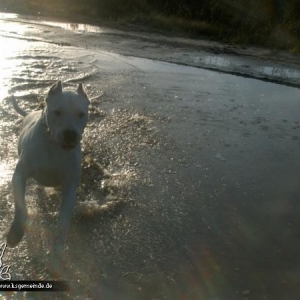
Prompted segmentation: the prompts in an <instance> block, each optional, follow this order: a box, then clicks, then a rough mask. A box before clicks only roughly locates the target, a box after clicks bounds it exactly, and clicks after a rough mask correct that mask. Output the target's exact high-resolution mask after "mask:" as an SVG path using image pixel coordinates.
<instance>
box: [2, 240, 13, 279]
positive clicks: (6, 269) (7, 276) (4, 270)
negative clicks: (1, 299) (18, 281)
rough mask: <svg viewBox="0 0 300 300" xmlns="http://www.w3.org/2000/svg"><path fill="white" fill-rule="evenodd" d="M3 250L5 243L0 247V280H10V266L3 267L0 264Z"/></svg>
mask: <svg viewBox="0 0 300 300" xmlns="http://www.w3.org/2000/svg"><path fill="white" fill-rule="evenodd" d="M5 248H6V243H3V244H1V245H0V280H11V275H10V274H9V268H10V266H8V265H4V264H3V262H2V258H3V256H4V251H5Z"/></svg>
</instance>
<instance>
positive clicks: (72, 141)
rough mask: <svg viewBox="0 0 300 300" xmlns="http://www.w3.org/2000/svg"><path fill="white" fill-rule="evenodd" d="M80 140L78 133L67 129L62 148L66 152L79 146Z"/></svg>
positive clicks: (64, 133)
mask: <svg viewBox="0 0 300 300" xmlns="http://www.w3.org/2000/svg"><path fill="white" fill-rule="evenodd" d="M78 140H79V136H78V133H77V132H76V131H74V130H69V129H67V130H65V131H64V132H63V140H62V144H61V147H62V148H63V149H66V150H68V149H72V148H74V147H75V146H76V145H77V143H78Z"/></svg>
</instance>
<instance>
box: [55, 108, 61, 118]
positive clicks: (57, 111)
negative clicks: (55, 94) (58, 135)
mask: <svg viewBox="0 0 300 300" xmlns="http://www.w3.org/2000/svg"><path fill="white" fill-rule="evenodd" d="M54 114H55V116H56V117H59V116H61V111H60V110H58V109H56V110H55V111H54Z"/></svg>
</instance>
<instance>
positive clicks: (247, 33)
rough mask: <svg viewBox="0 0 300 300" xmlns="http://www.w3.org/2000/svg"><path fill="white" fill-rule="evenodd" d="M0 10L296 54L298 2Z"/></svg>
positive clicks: (60, 1) (31, 4)
mask: <svg viewBox="0 0 300 300" xmlns="http://www.w3.org/2000/svg"><path fill="white" fill-rule="evenodd" d="M0 10H2V11H8V12H16V13H26V14H31V15H40V16H51V17H56V18H63V19H65V20H66V19H67V20H69V21H73V22H88V23H93V24H100V25H101V24H103V23H107V22H110V23H113V25H115V26H118V25H121V26H125V27H126V26H128V27H129V26H131V28H132V25H133V26H135V29H138V28H139V27H140V28H141V27H143V28H148V29H152V30H156V31H160V30H161V31H164V32H169V33H172V34H173V33H174V34H178V35H184V36H189V37H205V38H211V39H216V40H221V41H224V42H230V43H236V44H244V45H260V46H268V47H273V48H277V49H286V50H289V51H291V52H296V53H299V52H300V0H261V1H257V0H172V1H169V0H77V1H76V2H75V1H72V0H52V1H48V0H2V1H0Z"/></svg>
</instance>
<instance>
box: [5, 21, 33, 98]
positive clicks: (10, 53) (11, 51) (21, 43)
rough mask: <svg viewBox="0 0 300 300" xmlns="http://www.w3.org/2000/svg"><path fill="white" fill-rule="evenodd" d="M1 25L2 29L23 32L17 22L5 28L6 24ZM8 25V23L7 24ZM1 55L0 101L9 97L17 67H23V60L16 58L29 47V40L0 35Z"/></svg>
mask: <svg viewBox="0 0 300 300" xmlns="http://www.w3.org/2000/svg"><path fill="white" fill-rule="evenodd" d="M0 25H1V31H4V30H9V32H12V31H17V32H18V34H20V33H22V31H20V30H19V29H20V28H19V26H17V24H9V25H11V26H12V27H9V28H6V29H5V28H4V27H5V24H2V23H1V24H0ZM6 25H7V24H6ZM0 45H2V47H1V55H0V66H1V69H0V82H1V89H0V101H2V100H3V98H5V97H7V96H8V94H9V92H8V91H9V89H10V86H11V79H12V77H13V74H14V73H15V71H16V70H17V69H19V68H20V67H21V64H22V62H21V61H20V60H17V59H15V58H16V56H18V55H19V54H20V53H22V52H23V51H24V50H26V49H28V48H29V42H28V41H26V40H19V39H15V38H11V37H8V38H7V37H3V36H0Z"/></svg>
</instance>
